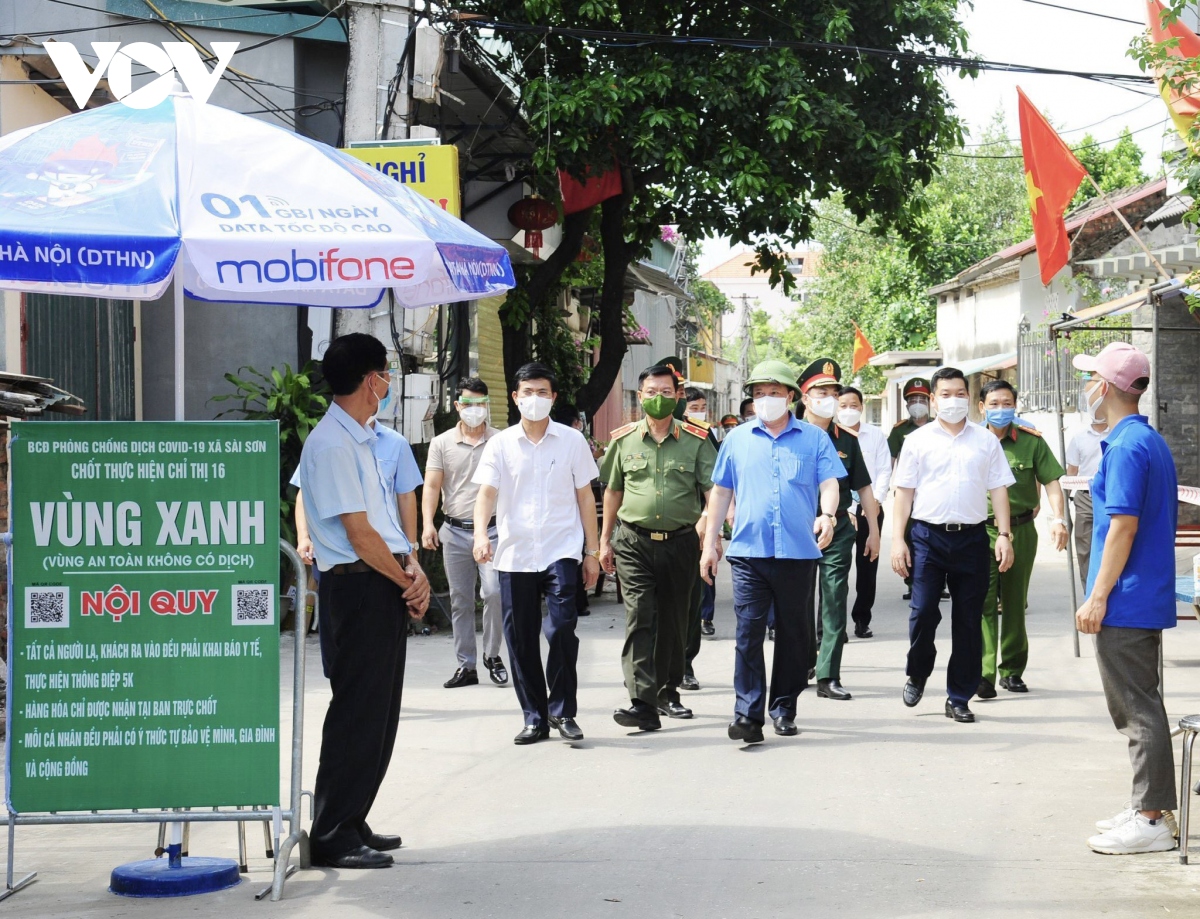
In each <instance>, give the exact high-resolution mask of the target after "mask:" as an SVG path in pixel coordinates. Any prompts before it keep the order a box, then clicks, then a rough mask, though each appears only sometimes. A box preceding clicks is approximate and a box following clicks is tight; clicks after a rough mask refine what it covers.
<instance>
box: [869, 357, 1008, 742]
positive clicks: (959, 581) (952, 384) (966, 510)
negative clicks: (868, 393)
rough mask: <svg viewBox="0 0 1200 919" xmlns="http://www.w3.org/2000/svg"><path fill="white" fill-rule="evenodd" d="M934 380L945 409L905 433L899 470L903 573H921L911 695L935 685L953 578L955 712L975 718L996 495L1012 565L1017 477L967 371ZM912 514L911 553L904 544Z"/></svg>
mask: <svg viewBox="0 0 1200 919" xmlns="http://www.w3.org/2000/svg"><path fill="white" fill-rule="evenodd" d="M930 382H931V383H932V389H933V397H934V403H935V405H936V406H937V418H936V420H935V421H934V422H932V423H930V424H926V425H923V426H922V427H920V428H919V429H917V430H916V431H913V432H912V433H910V434H909V435H908V436H907V437H906V438H905V439H904V446H903V448H902V449H901V451H900V458H899V460H898V461H897V463H896V471H895V474H894V475H893V476H892V488H893V489H894V490H895V493H896V500H895V507H894V511H895V515H896V516H895V519H894V520H893V521H892V570H893V571H895V572H896V573H897V574H899V575H900V576H901V577H906V576H908V574H909V572H910V571H911V572H912V600H911V601H910V602H909V605H910V607H911V609H912V612H911V614H910V616H909V620H908V634H909V642H910V645H909V651H908V667H907V671H906V672H907V674H908V682H907V683H905V685H904V692H903V699H904V704H905V705H907V706H909V707H910V708H911V707H913V706H915V705H916V704H917V703H918V702H920V701H921V696H922V695H923V694H924V692H925V681H926V680H927V679H929V675H930V674H931V673H932V672H933V662H934V658H935V656H936V655H937V648H936V647H935V645H934V637H935V636H936V634H937V625H938V623H939V622H940V621H941V618H942V616H941V613H940V612H939V611H938V600H939V599H940V598H941V594H942V590H943V589H944V588H946V587H949V589H950V600H951V604H952V605H951V614H950V615H951V634H952V640H953V645H952V650H951V652H950V662H949V664H948V665H947V667H946V695H947V699H946V717H947V718H953V719H954V720H955V721H960V722H972V721H974V720H975V715H974V713H973V712H972V711H971V709H970V708H969V707H968V706H967V700H969V699H970V698H971V696H973V695H974V694H975V690H976V689H978V688H979V680H980V677H981V675H982V671H983V628H982V624H981V623H982V615H983V603H984V600H985V599H986V598H987V592H988V582H989V578H990V565H991V561H990V558H989V554H988V533H987V527H986V526H985V522H986V520H987V516H988V495H989V494H990V495H991V498H992V509H993V512H994V517H995V520H996V527H997V529H998V530H999V536H998V537H997V539H996V560H997V561H998V562H999V565H1000V570H1001V571H1007V570H1008V569H1009V568H1010V567H1011V566H1012V560H1013V551H1012V533H1011V531H1010V527H1009V509H1008V486H1009V485H1011V484H1013V482H1014V481H1016V480H1015V479H1014V477H1013V474H1012V470H1011V469H1010V468H1009V465H1008V460H1007V459H1006V458H1005V456H1004V450H1003V449H1002V448H1001V446H1000V441H998V440H997V439H996V436H995V435H994V434H992V433H991V431H989V430H988V429H987V428H985V427H982V426H981V425H978V424H972V423H970V422H968V421H967V409H968V405H969V391H968V389H967V380H966V378H965V377H964V376H963V374H962V371H960V370H957V369H955V368H954V367H943V368H942V369H941V370H939V371H937V372H936V373H935V374H934V375H933V378H932V379H931V381H930ZM910 516H911V517H912V522H913V526H912V552H911V554H910V553H909V549H908V546H907V545H905V543H904V530H905V527H906V526H907V524H908V519H909V517H910Z"/></svg>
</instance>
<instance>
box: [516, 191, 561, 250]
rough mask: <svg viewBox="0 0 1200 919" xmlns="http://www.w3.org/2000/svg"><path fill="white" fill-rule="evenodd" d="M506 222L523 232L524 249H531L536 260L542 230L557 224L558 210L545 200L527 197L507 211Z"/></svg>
mask: <svg viewBox="0 0 1200 919" xmlns="http://www.w3.org/2000/svg"><path fill="white" fill-rule="evenodd" d="M508 222H509V223H511V224H512V225H513V226H514V227H517V228H518V229H520V230H524V231H525V248H526V249H532V250H533V256H534V258H538V257H539V252H540V250H541V248H542V230H547V229H549V228H550V227H552V226H554V225H555V224H556V223H558V208H557V207H555V206H554V205H553V204H551V203H550V202H549V201H547V200H546V199H545V198H539V197H538V196H537V195H529V196H528V197H526V198H522V199H521V200H520V201H518V202H517V203H516V204H514V205H513V206H512V207H510V208H509V209H508Z"/></svg>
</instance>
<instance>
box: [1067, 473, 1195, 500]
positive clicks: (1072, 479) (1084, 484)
mask: <svg viewBox="0 0 1200 919" xmlns="http://www.w3.org/2000/svg"><path fill="white" fill-rule="evenodd" d="M1090 481H1091V480H1090V479H1086V478H1084V477H1083V476H1081V475H1064V476H1063V477H1062V478H1061V479H1059V480H1058V482H1059V484H1060V485H1062V487H1063V488H1065V489H1066V490H1067V491H1088V490H1089V488H1090V487H1089V482H1090ZM1179 500H1180V501H1181V502H1182V503H1184V504H1195V505H1197V506H1200V488H1197V487H1196V486H1195V485H1180V486H1179Z"/></svg>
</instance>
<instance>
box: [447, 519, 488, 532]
mask: <svg viewBox="0 0 1200 919" xmlns="http://www.w3.org/2000/svg"><path fill="white" fill-rule="evenodd" d="M446 522H447V523H448V524H450V526H452V527H454V529H456V530H471V531H473V530H474V529H475V521H474V520H462V519H460V518H458V517H447V518H446ZM495 525H496V518H495V517H493V518H492V519H491V520H489V521H488V529H489V530H490V529H491V528H492V527H494V526H495Z"/></svg>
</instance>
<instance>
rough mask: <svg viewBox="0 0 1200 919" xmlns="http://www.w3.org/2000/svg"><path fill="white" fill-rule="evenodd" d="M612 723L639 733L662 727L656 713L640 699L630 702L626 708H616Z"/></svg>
mask: <svg viewBox="0 0 1200 919" xmlns="http://www.w3.org/2000/svg"><path fill="white" fill-rule="evenodd" d="M613 721H615V722H616V723H617V724H619V725H620V726H621V727H623V728H636V729H637V730H639V731H657V730H658V729H659V728H661V727H662V722H661V721H659V720H658V712H656V711H655V710H654V707H653V706H652V705H649V704H648V703H646V702H642V701H641V700H640V699H638V700H634V701H633V702H630V703H629V707H628V708H618V709H617V710H616V711H615V712H613Z"/></svg>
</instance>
